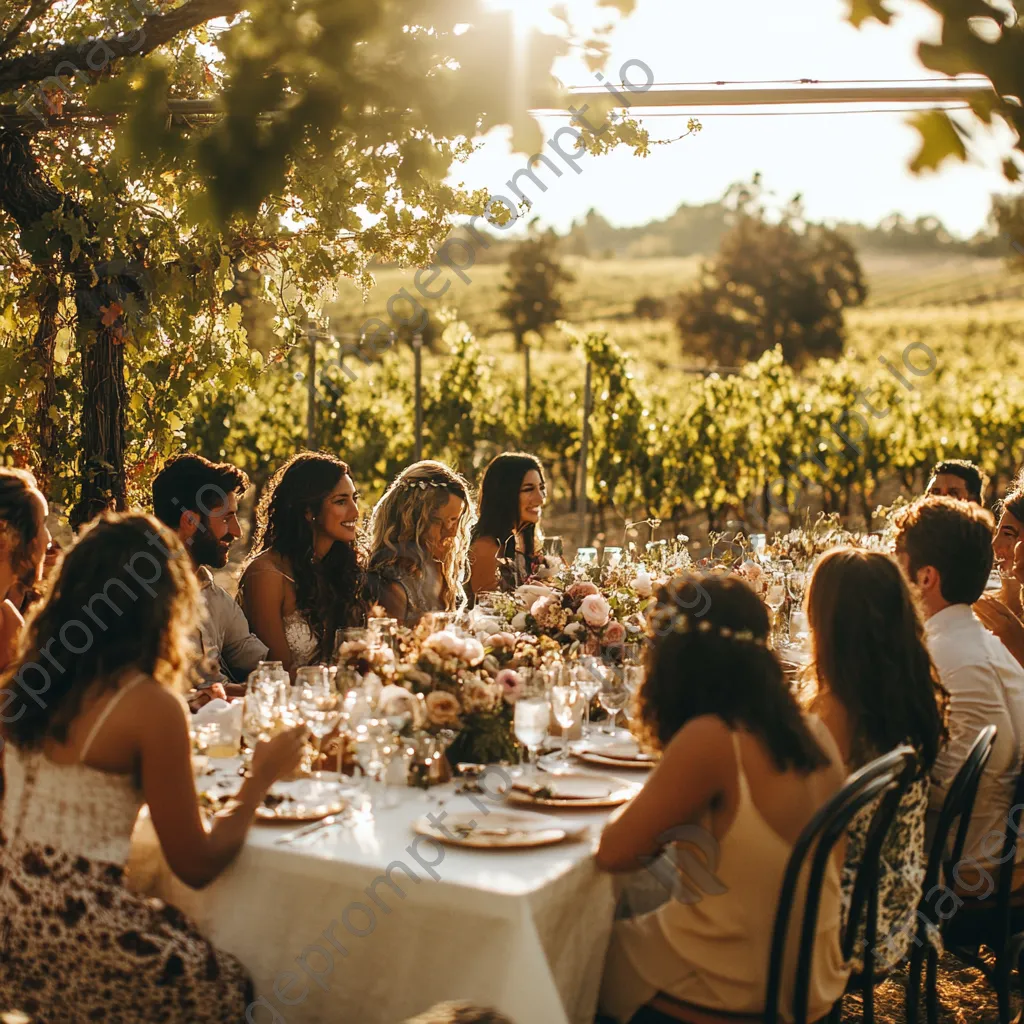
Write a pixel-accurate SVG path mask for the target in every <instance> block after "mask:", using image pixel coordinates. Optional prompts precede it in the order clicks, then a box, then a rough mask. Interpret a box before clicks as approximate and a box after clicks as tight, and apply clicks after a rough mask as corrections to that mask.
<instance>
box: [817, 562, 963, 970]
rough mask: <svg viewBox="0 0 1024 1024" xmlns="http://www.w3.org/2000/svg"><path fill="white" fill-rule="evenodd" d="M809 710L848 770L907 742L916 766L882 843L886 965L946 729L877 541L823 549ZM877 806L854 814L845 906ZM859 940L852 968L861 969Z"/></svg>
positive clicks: (916, 883) (935, 687)
mask: <svg viewBox="0 0 1024 1024" xmlns="http://www.w3.org/2000/svg"><path fill="white" fill-rule="evenodd" d="M807 619H808V624H809V625H810V630H811V643H812V651H813V655H812V662H811V673H812V679H813V682H814V683H815V684H816V691H817V692H816V693H815V695H814V698H813V701H812V702H811V710H812V711H813V712H814V713H815V714H816V715H818V717H819V718H820V719H821V720H822V721H823V722H824V723H825V724H826V725H827V726H828V728H829V730H830V732H831V733H832V736H833V738H834V739H835V741H836V744H837V745H838V747H839V752H840V753H841V754H842V755H843V761H844V762H845V763H846V769H847V771H848V772H849V773H850V774H853V772H855V771H857V770H858V769H860V768H863V767H864V766H865V765H866V764H868V763H869V762H870V761H873V760H875V758H877V757H880V756H881V755H882V754H885V753H888V752H889V751H890V750H892V749H894V748H895V747H898V746H901V745H902V744H904V743H908V744H910V746H912V747H913V748H914V749H915V750H916V751H917V757H918V764H919V765H920V774H919V775H918V777H917V779H916V780H915V781H914V782H913V783H912V784H911V786H910V789H909V790H907V792H906V793H905V794H904V795H903V799H902V801H901V803H900V806H899V808H898V810H897V813H896V818H895V820H894V822H893V826H892V828H891V829H890V831H889V835H888V837H887V838H886V840H885V844H884V846H883V847H882V861H881V874H880V878H879V898H878V948H877V949H876V951H875V956H876V964H877V966H878V967H879V968H882V969H886V970H889V969H891V968H892V967H894V966H895V965H896V964H897V963H898V962H899V961H900V960H902V959H903V958H904V957H905V956H906V955H907V951H908V949H909V948H910V943H911V940H912V938H913V937H914V929H915V927H916V924H917V914H916V912H917V906H918V903H919V902H920V899H921V894H922V893H921V887H922V885H923V883H924V873H925V868H926V866H927V859H928V854H927V850H926V848H925V847H926V843H925V821H926V817H927V813H928V795H929V786H928V775H929V772H930V771H931V769H932V766H933V765H934V764H935V759H936V757H938V754H939V750H940V748H941V746H942V744H943V743H944V742H945V741H946V739H947V732H946V711H947V706H948V704H949V697H948V695H947V694H946V691H945V690H944V689H943V688H942V685H941V684H940V683H939V680H938V674H937V673H936V670H935V666H934V665H933V664H932V660H931V657H930V656H929V654H928V648H927V646H926V645H925V632H924V624H923V622H922V620H921V617H920V615H919V614H918V610H917V607H916V605H915V603H914V598H913V597H912V595H911V592H910V588H909V586H908V584H907V581H906V578H905V577H904V575H903V573H902V572H901V571H900V567H899V566H898V565H897V564H896V563H895V562H894V561H893V560H892V559H891V558H889V557H888V556H886V555H883V554H880V553H878V552H875V551H862V550H857V549H854V548H840V549H838V550H835V551H830V552H828V554H826V555H824V556H822V558H821V560H820V561H819V562H818V565H817V567H816V568H815V570H814V575H813V576H812V577H811V583H810V587H809V588H808V591H807ZM873 813H874V807H867V808H865V809H864V810H863V811H862V812H861V813H860V814H859V815H858V816H857V817H856V818H855V819H854V820H853V822H852V823H851V825H850V829H849V834H848V842H847V848H846V864H845V866H844V868H843V908H844V911H845V912H848V911H849V904H850V898H851V896H852V895H853V886H854V883H855V882H856V877H857V869H858V868H859V866H860V863H861V860H862V859H863V855H864V844H865V842H866V841H867V834H868V829H869V827H870V825H871V817H872V814H873ZM862 953H863V951H862V943H861V942H858V944H857V947H856V949H855V952H854V963H853V965H852V966H853V969H854V970H856V971H860V970H863V959H862Z"/></svg>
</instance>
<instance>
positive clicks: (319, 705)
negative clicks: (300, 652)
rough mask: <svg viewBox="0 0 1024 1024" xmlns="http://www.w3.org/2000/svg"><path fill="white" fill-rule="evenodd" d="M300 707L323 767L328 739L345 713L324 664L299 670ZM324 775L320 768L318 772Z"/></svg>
mask: <svg viewBox="0 0 1024 1024" xmlns="http://www.w3.org/2000/svg"><path fill="white" fill-rule="evenodd" d="M295 678H296V685H295V687H294V691H296V710H297V712H298V714H299V715H300V716H301V718H302V720H303V721H304V722H305V723H306V726H307V728H308V729H309V732H310V735H311V736H312V737H313V738H314V739H315V740H316V748H315V749H316V755H315V759H314V762H313V763H314V765H316V766H317V768H319V764H320V757H321V748H322V747H323V742H324V739H325V738H326V737H327V736H329V735H330V734H331V733H332V732H334V730H335V728H337V726H338V723H339V722H340V721H341V715H342V710H343V709H342V699H341V695H340V694H339V693H338V691H337V690H336V689H335V687H334V685H333V684H332V682H331V675H330V672H329V671H328V669H326V668H325V667H323V666H317V667H315V668H310V667H307V668H300V669H299V670H298V672H297V673H296V676H295ZM314 775H315V776H316V777H317V778H320V777H321V773H320V771H319V770H317V771H315V772H314Z"/></svg>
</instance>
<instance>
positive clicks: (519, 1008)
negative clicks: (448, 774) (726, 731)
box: [134, 766, 645, 1024]
mask: <svg viewBox="0 0 1024 1024" xmlns="http://www.w3.org/2000/svg"><path fill="white" fill-rule="evenodd" d="M580 770H581V771H585V772H587V773H593V774H597V775H599V776H600V777H602V778H606V779H616V780H619V781H622V782H624V783H632V784H639V783H642V781H643V780H644V778H645V773H644V772H643V771H636V770H630V769H628V768H626V769H614V770H610V769H599V768H589V767H588V768H583V767H582V766H580ZM485 789H486V790H487V794H491V793H492V792H493V791H494V787H492V786H491V785H487V784H485ZM387 792H388V794H389V799H388V800H387V801H381V800H378V801H377V803H376V805H375V806H374V809H373V813H372V816H370V815H361V816H359V818H358V819H357V820H354V821H349V822H346V823H344V824H338V825H334V826H332V827H330V828H328V829H325V830H323V831H322V832H321V833H320V834H319V835H314V836H311V837H308V838H305V839H302V840H300V841H297V842H294V843H288V844H281V843H279V842H277V841H276V840H278V839H280V837H281V836H282V834H283V833H284V832H285V831H287V826H283V825H268V824H255V825H254V826H253V828H252V829H251V830H250V833H249V836H248V839H247V841H246V844H245V847H244V849H243V850H242V852H241V854H240V855H239V856H238V858H237V859H236V860H235V862H234V863H233V864H232V865H231V866H230V867H229V868H228V869H227V870H226V871H225V872H224V873H223V874H222V875H221V876H220V877H218V878H217V879H216V880H215V881H214V882H213V883H212V884H211V885H210V886H208V887H207V888H205V889H203V890H201V891H196V890H193V889H190V888H188V887H187V886H185V885H184V884H183V883H181V882H180V881H179V880H178V879H177V878H175V877H174V876H173V875H172V873H171V872H170V871H169V869H168V868H167V866H166V863H165V862H164V861H163V858H162V856H161V854H160V851H159V844H158V843H157V842H156V838H155V835H153V833H152V830H151V829H147V827H146V826H145V825H144V824H143V826H142V827H140V829H138V830H137V833H136V837H137V851H136V856H135V858H134V861H135V864H136V868H135V873H136V876H137V878H138V879H139V882H138V884H139V885H140V886H141V887H143V888H144V889H145V890H146V891H147V892H149V893H150V894H151V895H155V896H158V897H160V898H162V899H164V900H165V901H166V902H168V903H172V904H174V905H176V906H177V907H179V908H180V909H181V910H183V911H184V912H185V913H187V914H189V915H190V916H191V917H192V918H193V920H194V921H196V923H197V924H198V925H199V927H200V928H201V929H202V931H203V933H204V934H205V935H206V936H207V937H208V938H209V939H210V940H211V941H212V942H213V943H214V944H215V945H216V946H218V947H219V948H221V949H224V950H226V951H227V952H229V953H232V954H234V955H235V956H237V957H238V958H239V960H241V962H242V963H243V964H244V965H245V966H246V968H247V969H248V970H249V972H250V973H251V975H252V977H253V979H254V982H255V986H256V992H257V998H256V1000H255V1002H254V1003H253V1004H251V1005H250V1006H249V1008H248V1010H247V1013H246V1020H247V1021H249V1022H250V1024H270V1022H273V1024H340V1022H353V1024H400V1022H402V1021H404V1020H406V1019H407V1018H408V1017H411V1016H414V1015H416V1014H417V1013H421V1012H423V1011H424V1010H425V1009H427V1008H429V1007H431V1006H432V1005H434V1004H437V1003H439V1002H443V1001H447V1000H467V1001H470V1002H472V1003H475V1004H479V1005H482V1006H489V1007H493V1008H494V1009H497V1010H500V1011H501V1012H503V1013H504V1014H506V1015H507V1016H508V1017H509V1018H510V1019H511V1020H512V1021H513V1022H516V1024H591V1022H592V1021H593V1018H594V1013H595V1010H596V1007H597V997H598V990H599V986H600V979H601V971H602V966H603V962H604V957H605V953H606V950H607V946H608V941H609V937H610V934H611V927H612V920H613V916H614V908H615V890H614V886H613V883H612V879H611V878H610V877H609V876H607V875H605V874H602V873H601V872H600V871H598V870H597V867H596V865H595V862H594V856H593V854H594V850H595V848H596V843H597V837H598V836H599V834H600V830H601V828H602V826H603V825H604V823H605V821H606V820H607V817H608V814H609V811H606V810H596V811H595V810H584V809H582V808H581V809H572V810H565V811H563V810H558V811H556V812H553V813H552V812H550V811H549V812H547V813H550V817H551V819H552V823H554V822H558V823H561V824H563V825H564V826H565V827H566V829H567V830H573V831H576V832H577V833H578V837H577V838H574V839H570V840H567V841H564V842H562V843H559V844H557V845H551V846H545V847H538V848H532V849H467V848H463V847H459V846H453V845H447V844H442V843H440V842H438V841H437V840H434V839H432V838H430V837H427V836H420V835H418V834H417V833H416V832H415V831H414V829H413V823H414V822H415V821H416V820H417V819H420V818H422V817H423V816H424V815H426V814H427V813H434V814H435V815H438V814H440V813H441V812H444V813H453V812H459V811H462V810H466V811H474V812H475V813H476V815H477V816H478V817H482V816H485V815H486V813H488V811H489V809H500V810H502V811H509V810H512V809H513V808H511V807H506V806H504V805H503V803H502V802H501V801H502V798H501V797H500V796H498V795H487V794H480V795H468V794H464V793H462V794H460V793H459V792H457V785H456V783H454V782H453V783H447V784H445V785H443V786H438V787H435V788H433V789H431V790H428V791H423V790H418V789H411V788H405V787H388V789H387ZM386 804H392V806H387V805H386ZM532 813H536V811H533V812H532Z"/></svg>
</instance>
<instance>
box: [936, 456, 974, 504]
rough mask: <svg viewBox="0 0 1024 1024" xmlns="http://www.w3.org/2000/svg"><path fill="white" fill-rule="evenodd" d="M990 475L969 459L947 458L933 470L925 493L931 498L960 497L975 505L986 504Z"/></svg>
mask: <svg viewBox="0 0 1024 1024" xmlns="http://www.w3.org/2000/svg"><path fill="white" fill-rule="evenodd" d="M987 486H988V477H987V476H986V475H985V472H984V470H982V469H980V468H979V467H978V466H976V465H975V464H974V463H973V462H968V461H967V459H946V460H945V461H944V462H939V463H937V464H936V466H935V468H934V469H933V470H932V475H931V478H930V479H929V480H928V486H927V487H926V488H925V494H926V495H927V496H928V497H930V498H959V499H960V500H961V501H969V502H971V503H972V504H974V505H984V504H985V488H986V487H987Z"/></svg>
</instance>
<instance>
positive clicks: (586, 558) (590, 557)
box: [576, 548, 597, 566]
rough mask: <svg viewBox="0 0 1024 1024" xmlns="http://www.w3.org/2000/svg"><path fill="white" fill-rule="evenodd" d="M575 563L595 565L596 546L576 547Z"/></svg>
mask: <svg viewBox="0 0 1024 1024" xmlns="http://www.w3.org/2000/svg"><path fill="white" fill-rule="evenodd" d="M576 564H577V565H579V566H586V565H597V548H577V549H576Z"/></svg>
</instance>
